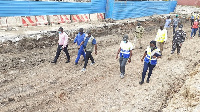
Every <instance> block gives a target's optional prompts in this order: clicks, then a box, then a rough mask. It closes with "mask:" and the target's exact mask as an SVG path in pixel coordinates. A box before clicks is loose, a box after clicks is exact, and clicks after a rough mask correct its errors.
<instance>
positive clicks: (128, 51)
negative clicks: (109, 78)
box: [116, 35, 133, 78]
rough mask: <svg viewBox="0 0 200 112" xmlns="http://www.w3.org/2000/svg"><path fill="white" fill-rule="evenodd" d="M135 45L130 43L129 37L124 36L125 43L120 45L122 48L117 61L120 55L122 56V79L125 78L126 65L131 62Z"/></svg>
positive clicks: (122, 42)
mask: <svg viewBox="0 0 200 112" xmlns="http://www.w3.org/2000/svg"><path fill="white" fill-rule="evenodd" d="M132 50H133V45H132V44H131V42H129V41H128V35H124V37H123V41H121V43H120V48H119V49H118V52H117V56H116V59H118V55H119V54H120V58H119V63H120V72H121V73H120V77H121V78H124V75H125V65H126V62H127V61H128V62H129V63H130V62H131V56H132Z"/></svg>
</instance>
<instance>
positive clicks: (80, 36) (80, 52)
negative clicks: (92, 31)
mask: <svg viewBox="0 0 200 112" xmlns="http://www.w3.org/2000/svg"><path fill="white" fill-rule="evenodd" d="M84 38H85V33H84V32H83V28H80V29H79V33H78V35H77V36H76V37H75V39H74V44H75V43H77V45H78V46H80V44H81V42H83V41H84ZM81 55H83V57H84V60H85V52H84V47H83V45H81V46H80V47H79V48H78V55H77V58H76V60H75V65H77V64H78V61H79V59H80V57H81Z"/></svg>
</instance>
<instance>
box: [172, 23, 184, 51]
mask: <svg viewBox="0 0 200 112" xmlns="http://www.w3.org/2000/svg"><path fill="white" fill-rule="evenodd" d="M182 28H183V25H179V29H178V30H177V31H176V32H175V34H174V36H173V40H172V51H171V54H173V53H174V51H175V50H176V48H177V54H179V53H180V50H181V46H182V44H183V42H184V41H185V37H186V33H185V32H184V31H183V30H182Z"/></svg>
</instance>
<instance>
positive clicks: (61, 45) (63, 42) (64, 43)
mask: <svg viewBox="0 0 200 112" xmlns="http://www.w3.org/2000/svg"><path fill="white" fill-rule="evenodd" d="M58 32H59V40H58V48H57V52H56V56H55V58H54V60H53V61H52V62H51V63H56V62H57V59H58V57H59V55H60V52H61V51H62V50H63V51H64V52H65V54H66V56H67V61H66V63H69V62H70V56H69V52H68V49H67V47H68V35H67V34H66V33H65V32H63V28H62V27H60V28H59V29H58Z"/></svg>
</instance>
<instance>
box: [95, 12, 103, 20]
mask: <svg viewBox="0 0 200 112" xmlns="http://www.w3.org/2000/svg"><path fill="white" fill-rule="evenodd" d="M104 18H105V17H104V14H103V13H97V19H98V20H103V19H104Z"/></svg>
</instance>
